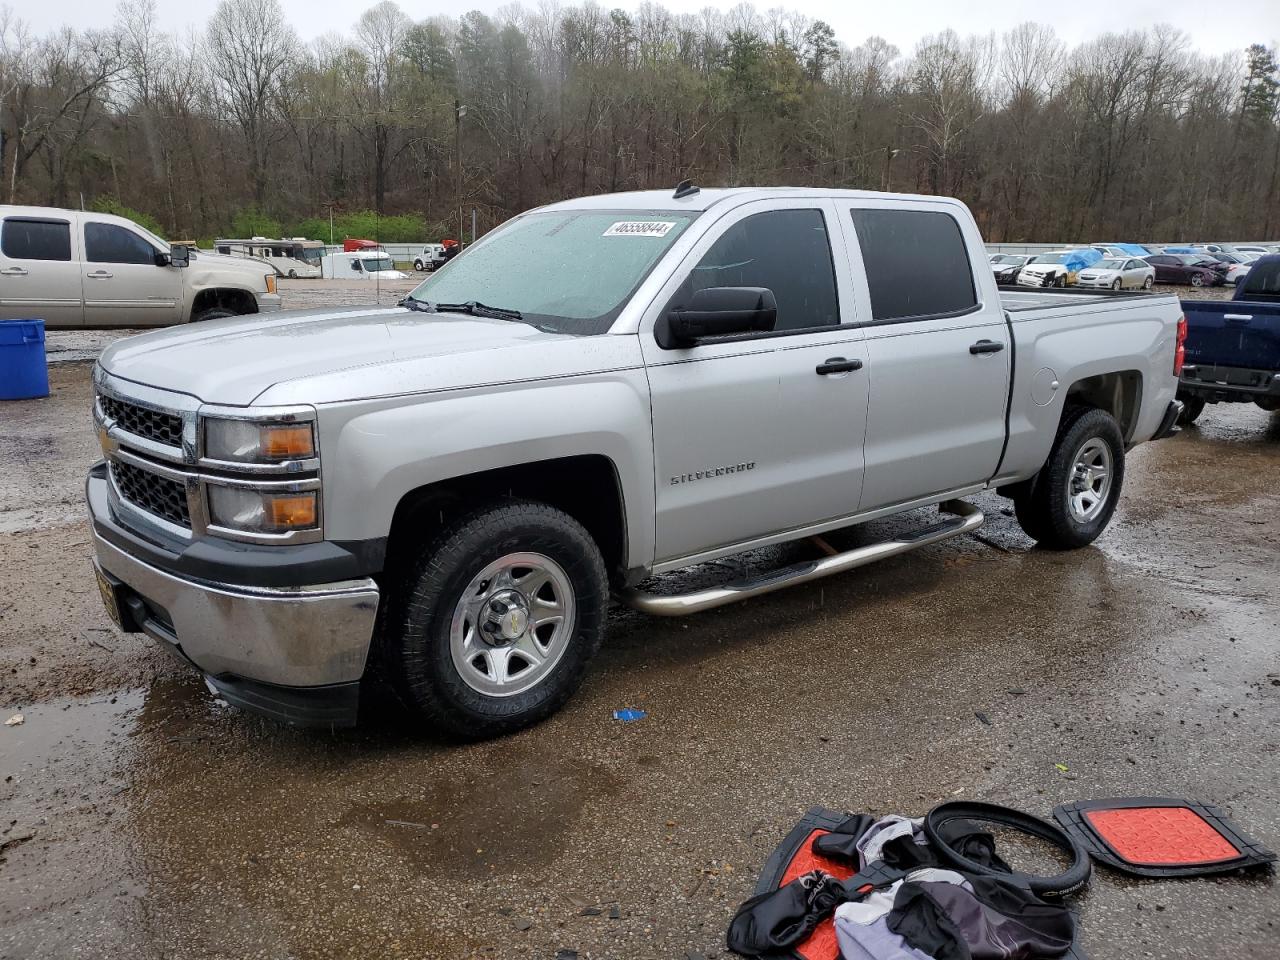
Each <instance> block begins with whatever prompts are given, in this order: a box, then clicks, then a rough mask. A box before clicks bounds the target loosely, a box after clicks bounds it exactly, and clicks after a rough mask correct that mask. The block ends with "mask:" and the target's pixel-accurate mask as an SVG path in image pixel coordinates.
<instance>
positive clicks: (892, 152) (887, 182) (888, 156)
mask: <svg viewBox="0 0 1280 960" xmlns="http://www.w3.org/2000/svg"><path fill="white" fill-rule="evenodd" d="M897 155H898V150H897V148H896V147H885V148H884V192H885V193H889V192H890V190H889V188H890V187H891V186H892V185H893V180H892V179H891V178H890V176H889V164H891V163H892V162H893V158H894V157H896V156H897Z"/></svg>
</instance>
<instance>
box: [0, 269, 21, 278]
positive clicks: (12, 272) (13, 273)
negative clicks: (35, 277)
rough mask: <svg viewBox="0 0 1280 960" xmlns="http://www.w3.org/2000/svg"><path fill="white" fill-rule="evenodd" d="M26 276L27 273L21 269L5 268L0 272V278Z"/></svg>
mask: <svg viewBox="0 0 1280 960" xmlns="http://www.w3.org/2000/svg"><path fill="white" fill-rule="evenodd" d="M26 275H27V271H26V270H24V269H22V267H5V268H4V269H3V270H0V277H25V276H26Z"/></svg>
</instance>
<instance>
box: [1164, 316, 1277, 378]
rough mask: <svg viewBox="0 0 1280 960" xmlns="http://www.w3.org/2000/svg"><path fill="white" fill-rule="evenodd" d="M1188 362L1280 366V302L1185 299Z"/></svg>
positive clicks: (1242, 365)
mask: <svg viewBox="0 0 1280 960" xmlns="http://www.w3.org/2000/svg"><path fill="white" fill-rule="evenodd" d="M1182 309H1183V311H1184V312H1185V314H1186V317H1187V363H1192V364H1197V365H1203V366H1210V365H1211V366H1218V367H1247V368H1249V369H1253V370H1280V304H1274V303H1250V302H1248V301H1239V300H1226V301H1219V302H1214V301H1205V300H1199V301H1197V300H1183V301H1182Z"/></svg>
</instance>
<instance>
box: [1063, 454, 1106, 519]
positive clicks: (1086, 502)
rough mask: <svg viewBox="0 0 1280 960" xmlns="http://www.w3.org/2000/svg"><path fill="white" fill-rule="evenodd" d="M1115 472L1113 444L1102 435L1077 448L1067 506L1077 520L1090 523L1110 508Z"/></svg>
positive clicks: (1068, 488)
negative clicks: (1113, 471) (1108, 442)
mask: <svg viewBox="0 0 1280 960" xmlns="http://www.w3.org/2000/svg"><path fill="white" fill-rule="evenodd" d="M1111 473H1112V462H1111V448H1110V447H1109V446H1107V444H1106V443H1105V442H1104V441H1103V440H1101V439H1100V438H1098V437H1092V438H1090V439H1089V440H1086V441H1085V442H1084V444H1083V445H1082V446H1081V447H1080V449H1079V450H1077V451H1076V455H1075V464H1074V466H1073V467H1072V470H1071V482H1070V484H1069V485H1068V487H1067V508H1068V509H1069V510H1070V511H1071V516H1072V517H1073V518H1074V519H1075V520H1076V522H1077V523H1088V522H1089V521H1091V520H1093V518H1094V517H1096V516H1098V514H1100V513H1102V511H1103V510H1104V509H1105V508H1106V506H1107V498H1108V497H1109V496H1110V495H1111Z"/></svg>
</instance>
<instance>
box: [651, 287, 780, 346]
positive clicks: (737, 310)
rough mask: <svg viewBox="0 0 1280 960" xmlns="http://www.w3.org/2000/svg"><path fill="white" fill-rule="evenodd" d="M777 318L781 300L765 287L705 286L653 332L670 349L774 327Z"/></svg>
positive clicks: (659, 343)
mask: <svg viewBox="0 0 1280 960" xmlns="http://www.w3.org/2000/svg"><path fill="white" fill-rule="evenodd" d="M777 320H778V301H777V300H776V299H774V296H773V291H772V290H769V289H768V288H766V287H706V288H705V289H702V290H696V291H694V294H693V297H692V298H690V300H689V305H688V306H687V307H684V308H683V309H680V310H672V311H671V312H670V313H668V314H667V315H666V316H665V317H663V318H661V319H660V320H659V321H658V327H657V329H656V330H655V331H654V333H655V335H656V337H657V340H658V345H659V346H660V347H662V348H663V349H666V350H670V349H671V348H673V347H678V346H683V345H687V344H690V343H693V342H694V341H696V340H698V339H700V338H702V337H722V336H727V335H729V334H734V333H755V332H760V331H767V330H772V329H773V327H774V324H775V323H777Z"/></svg>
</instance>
